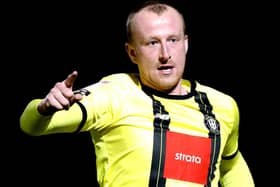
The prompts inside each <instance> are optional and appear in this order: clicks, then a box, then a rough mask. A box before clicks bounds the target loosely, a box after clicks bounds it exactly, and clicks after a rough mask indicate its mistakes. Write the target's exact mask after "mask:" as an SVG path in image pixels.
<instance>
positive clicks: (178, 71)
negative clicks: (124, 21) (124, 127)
mask: <svg viewBox="0 0 280 187" xmlns="http://www.w3.org/2000/svg"><path fill="white" fill-rule="evenodd" d="M131 28H132V38H133V42H131V43H129V44H128V43H127V44H126V49H127V52H128V55H129V57H130V59H131V60H132V62H134V63H135V64H137V65H138V69H139V73H140V79H141V81H142V83H143V84H144V85H146V86H149V87H151V88H154V89H156V90H159V91H163V92H166V93H168V94H180V93H181V91H182V87H181V79H182V75H183V72H184V68H185V60H186V53H187V48H188V40H187V36H186V35H185V34H184V24H183V20H182V17H181V16H180V15H179V13H178V12H177V11H176V10H174V9H173V8H170V7H169V8H168V10H167V11H165V12H164V13H162V14H161V15H158V14H156V13H153V12H150V11H147V10H145V9H144V10H141V11H140V12H138V13H137V14H136V15H135V17H134V18H133V21H132V27H131Z"/></svg>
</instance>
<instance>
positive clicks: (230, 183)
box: [220, 152, 255, 187]
mask: <svg viewBox="0 0 280 187" xmlns="http://www.w3.org/2000/svg"><path fill="white" fill-rule="evenodd" d="M225 168H227V169H225ZM229 168H230V169H229ZM221 171H222V174H221V181H220V182H221V185H222V186H224V187H254V186H255V184H254V180H253V177H252V175H251V172H250V169H249V167H248V165H247V163H246V162H245V160H244V158H243V156H242V154H241V153H240V152H238V154H237V155H236V156H235V157H234V158H232V159H230V160H223V161H222V165H221Z"/></svg>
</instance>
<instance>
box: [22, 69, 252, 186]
mask: <svg viewBox="0 0 280 187" xmlns="http://www.w3.org/2000/svg"><path fill="white" fill-rule="evenodd" d="M196 84H197V87H196V90H198V91H203V92H206V93H207V96H208V99H209V101H210V103H211V105H212V106H213V113H214V114H215V116H216V119H217V120H218V121H219V123H220V126H221V151H220V155H219V158H218V162H217V164H216V168H217V169H216V171H215V178H214V179H213V181H212V186H213V187H216V186H218V180H219V177H220V176H223V174H221V173H220V170H219V168H220V163H221V156H222V155H223V156H230V155H232V154H234V153H235V152H236V151H237V149H238V136H237V135H238V124H239V111H238V108H237V105H236V102H235V101H234V100H233V98H232V97H230V96H228V95H226V94H223V93H221V92H219V91H217V90H214V89H212V88H209V87H207V86H203V85H201V84H199V83H196ZM183 86H184V87H185V88H186V89H187V90H188V91H190V82H189V81H187V80H184V81H183ZM86 89H88V90H89V91H90V92H91V94H89V95H88V96H85V97H84V98H83V100H82V101H81V103H82V104H83V105H84V106H85V108H86V110H87V114H88V118H87V120H86V123H85V125H84V127H83V128H82V131H90V133H91V135H92V141H93V142H94V146H95V152H96V155H97V160H96V165H97V172H98V181H99V183H100V185H101V186H104V187H120V186H121V187H131V186H133V187H138V186H139V187H144V186H148V184H149V177H150V168H151V160H152V151H153V119H154V116H153V108H152V100H151V98H150V97H149V96H147V95H146V94H145V93H144V92H143V91H142V90H141V84H140V83H139V79H138V77H137V74H113V75H109V76H107V77H104V78H103V79H102V80H101V81H99V82H98V83H95V84H93V85H90V86H88V87H86ZM155 98H156V99H157V100H159V101H160V102H161V103H162V104H163V105H164V106H165V108H166V110H167V111H168V112H169V114H170V117H171V122H170V125H169V127H170V130H171V131H175V132H180V133H186V134H190V135H197V136H202V137H208V130H207V128H206V127H205V125H204V121H203V115H202V113H201V112H200V111H199V107H198V104H197V103H196V102H195V101H194V97H189V98H187V97H186V98H172V99H171V98H168V97H166V98H164V97H159V96H155ZM33 105H34V104H33ZM30 111H32V110H29V109H27V110H26V113H24V114H23V117H22V123H32V122H30V121H28V120H27V119H28V115H29V113H30ZM69 116H71V117H70V119H69V118H68V117H69ZM80 120H81V111H79V110H78V106H76V104H75V106H74V107H73V109H72V108H71V109H70V110H69V111H67V112H65V111H64V112H59V113H57V114H56V115H55V116H53V118H52V119H51V120H48V122H49V124H48V125H47V128H46V129H49V130H50V131H51V132H52V133H53V132H61V131H62V129H63V127H64V126H66V125H67V123H70V124H72V125H70V127H69V128H67V130H66V131H69V132H73V131H74V130H75V128H77V126H78V124H79V123H80ZM34 121H35V120H34ZM75 125H76V126H75ZM23 126H28V125H23ZM45 126H46V125H45ZM63 132H65V131H63ZM43 133H45V134H47V133H49V132H47V130H46V131H45V132H43ZM240 160H242V159H240ZM240 165H241V166H240V167H239V168H238V170H239V171H238V172H239V173H240V174H242V172H244V173H245V174H246V175H249V176H250V172H249V171H248V170H247V169H248V168H246V167H244V165H245V166H246V163H245V162H243V161H241V162H240ZM127 166H129V167H127ZM241 176H242V175H238V174H237V175H235V174H234V175H231V176H229V177H227V180H225V181H227V183H230V182H231V181H232V182H233V183H234V181H236V180H240V177H241ZM166 186H172V187H175V186H176V187H177V186H191V187H196V186H203V185H200V184H194V183H190V182H184V181H178V180H173V179H167V182H166ZM251 186H253V182H252V181H249V182H248V184H247V185H246V187H251ZM238 187H241V186H238Z"/></svg>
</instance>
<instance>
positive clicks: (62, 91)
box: [38, 71, 83, 115]
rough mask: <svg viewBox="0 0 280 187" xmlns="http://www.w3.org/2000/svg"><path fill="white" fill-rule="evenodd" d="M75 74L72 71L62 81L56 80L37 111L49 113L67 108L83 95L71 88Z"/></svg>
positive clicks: (76, 73) (75, 72) (44, 113)
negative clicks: (75, 92)
mask: <svg viewBox="0 0 280 187" xmlns="http://www.w3.org/2000/svg"><path fill="white" fill-rule="evenodd" d="M77 76H78V72H77V71H73V72H72V73H71V74H69V75H68V77H67V78H66V79H65V80H64V81H62V82H57V83H56V84H55V85H54V87H53V88H52V89H51V90H50V92H49V93H48V94H47V96H46V97H45V98H44V99H43V100H42V101H41V103H40V104H39V106H38V111H39V113H40V114H43V115H50V114H53V113H54V112H56V111H58V110H63V109H64V110H68V109H69V107H70V106H71V105H72V104H73V103H74V102H75V101H78V100H81V99H82V98H83V96H82V95H81V94H74V93H73V90H72V89H73V85H74V82H75V80H76V78H77Z"/></svg>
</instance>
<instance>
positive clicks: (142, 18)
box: [132, 7, 184, 32]
mask: <svg viewBox="0 0 280 187" xmlns="http://www.w3.org/2000/svg"><path fill="white" fill-rule="evenodd" d="M183 21H184V20H183V18H182V16H181V14H180V13H179V12H178V11H177V10H175V9H174V8H172V7H167V9H166V10H164V11H161V12H153V11H152V10H149V9H148V8H144V9H142V10H140V11H139V12H138V13H136V14H135V16H134V18H133V20H132V30H134V29H136V30H134V32H137V31H138V32H141V30H143V31H148V30H150V29H163V28H164V27H169V29H173V30H178V29H180V30H181V29H183V27H184V26H183V25H184V23H183ZM133 27H134V29H133Z"/></svg>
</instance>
